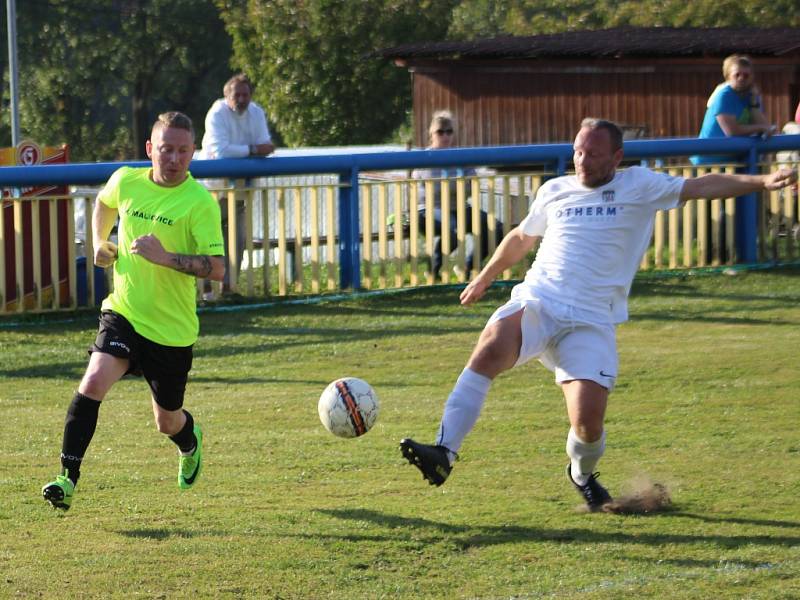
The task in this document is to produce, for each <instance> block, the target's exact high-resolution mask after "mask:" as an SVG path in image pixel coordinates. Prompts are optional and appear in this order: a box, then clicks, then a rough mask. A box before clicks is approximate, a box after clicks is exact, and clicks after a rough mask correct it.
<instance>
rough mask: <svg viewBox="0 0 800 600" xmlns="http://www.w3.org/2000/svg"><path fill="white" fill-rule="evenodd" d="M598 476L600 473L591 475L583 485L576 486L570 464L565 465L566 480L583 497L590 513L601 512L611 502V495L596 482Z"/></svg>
mask: <svg viewBox="0 0 800 600" xmlns="http://www.w3.org/2000/svg"><path fill="white" fill-rule="evenodd" d="M599 476H600V473H592V474H591V475H590V476H589V480H588V481H587V482H586V484H585V485H578V484H577V483H575V481H574V480H573V479H572V471H571V469H570V463H567V479H569V480H570V481H571V482H572V485H574V486H575V489H576V490H578V493H580V495H581V496H583V499H584V500H586V506H587V507H588V508H589V510H590V511H591V512H597V511H599V510H603V506H605V505H606V504H608V503H609V502H611V494H609V493H608V490H607V489H606V488H604V487H603V486H602V485H600V482H599V481H597V478H598V477H599Z"/></svg>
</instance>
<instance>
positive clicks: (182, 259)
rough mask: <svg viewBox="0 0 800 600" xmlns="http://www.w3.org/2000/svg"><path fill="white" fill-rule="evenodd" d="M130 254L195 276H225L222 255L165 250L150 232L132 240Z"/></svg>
mask: <svg viewBox="0 0 800 600" xmlns="http://www.w3.org/2000/svg"><path fill="white" fill-rule="evenodd" d="M131 254H138V255H139V256H141V257H143V258H146V259H147V260H149V261H150V262H151V263H154V264H157V265H161V266H162V267H168V268H170V269H175V270H176V271H180V272H181V273H186V274H187V275H194V276H195V277H202V278H204V279H211V280H213V281H222V280H223V278H224V276H225V259H224V258H223V257H222V256H206V255H196V254H178V253H176V252H167V250H166V249H165V248H164V246H163V245H162V244H161V240H159V239H158V238H157V237H156V236H154V235H152V234H151V235H143V236H141V237H138V238H136V239H135V240H133V243H132V244H131Z"/></svg>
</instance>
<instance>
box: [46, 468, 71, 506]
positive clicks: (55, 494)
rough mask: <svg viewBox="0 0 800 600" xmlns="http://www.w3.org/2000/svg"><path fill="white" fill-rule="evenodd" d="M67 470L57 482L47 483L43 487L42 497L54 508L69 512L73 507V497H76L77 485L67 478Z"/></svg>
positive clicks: (57, 478)
mask: <svg viewBox="0 0 800 600" xmlns="http://www.w3.org/2000/svg"><path fill="white" fill-rule="evenodd" d="M67 474H68V472H67V470H66V469H65V470H64V472H63V473H62V474H61V475H59V476H58V477H56V480H55V481H51V482H50V483H46V484H45V485H44V487H42V497H43V498H44V499H45V500H46V501H47V502H49V503H50V505H51V506H52V507H53V508H60V509H61V510H69V507H70V506H71V505H72V497H73V496H74V495H75V484H74V483H72V480H71V479H70V478H69V477H67Z"/></svg>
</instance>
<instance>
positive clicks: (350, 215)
mask: <svg viewBox="0 0 800 600" xmlns="http://www.w3.org/2000/svg"><path fill="white" fill-rule="evenodd" d="M358 199H359V191H358V168H356V167H353V168H352V169H350V171H347V172H344V173H340V174H339V287H340V288H341V289H343V290H344V289H347V288H352V289H354V290H357V289H359V288H360V287H361V247H360V243H361V242H360V240H359V232H360V231H361V227H360V223H359V216H360V211H359V207H358Z"/></svg>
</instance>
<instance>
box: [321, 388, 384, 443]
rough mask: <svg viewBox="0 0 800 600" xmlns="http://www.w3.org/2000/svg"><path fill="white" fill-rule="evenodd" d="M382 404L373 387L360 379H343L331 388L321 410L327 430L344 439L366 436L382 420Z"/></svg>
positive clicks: (323, 395) (322, 397) (325, 393)
mask: <svg viewBox="0 0 800 600" xmlns="http://www.w3.org/2000/svg"><path fill="white" fill-rule="evenodd" d="M379 408H380V403H379V402H378V395H377V394H376V393H375V390H373V389H372V386H371V385H370V384H368V383H367V382H366V381H364V380H363V379H359V378H358V377H342V378H341V379H337V380H336V381H332V382H331V383H330V384H328V387H326V388H325V390H324V391H323V392H322V395H321V396H320V397H319V404H318V405H317V410H318V411H319V419H320V421H322V424H323V425H324V426H325V429H327V430H328V431H330V432H331V433H332V434H333V435H337V436H339V437H344V438H352V437H358V436H360V435H364V434H365V433H367V431H369V430H370V428H371V427H372V426H373V425H374V424H375V421H376V420H377V418H378V410H379Z"/></svg>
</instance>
